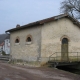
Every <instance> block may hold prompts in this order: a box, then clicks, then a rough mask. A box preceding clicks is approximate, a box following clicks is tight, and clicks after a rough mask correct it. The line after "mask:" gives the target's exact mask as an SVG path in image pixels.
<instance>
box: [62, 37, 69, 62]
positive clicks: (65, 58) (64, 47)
mask: <svg viewBox="0 0 80 80" xmlns="http://www.w3.org/2000/svg"><path fill="white" fill-rule="evenodd" d="M61 60H62V61H64V62H65V61H68V39H67V38H63V39H62V45H61Z"/></svg>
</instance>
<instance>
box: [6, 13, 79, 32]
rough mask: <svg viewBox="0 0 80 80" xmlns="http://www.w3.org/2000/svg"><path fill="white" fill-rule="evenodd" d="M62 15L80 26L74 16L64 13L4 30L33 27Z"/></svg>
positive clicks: (59, 17)
mask: <svg viewBox="0 0 80 80" xmlns="http://www.w3.org/2000/svg"><path fill="white" fill-rule="evenodd" d="M63 17H67V18H69V19H70V20H72V22H73V23H74V24H76V25H77V26H78V27H80V23H79V22H78V21H77V20H76V19H75V18H73V17H71V16H70V15H69V14H67V13H65V14H61V15H58V16H54V17H50V18H47V19H43V20H39V21H36V22H33V23H29V24H27V25H23V26H20V27H18V28H13V29H10V30H7V31H6V32H13V31H17V30H20V29H25V28H29V27H34V26H37V25H43V24H44V23H47V22H50V21H55V20H58V19H61V18H63Z"/></svg>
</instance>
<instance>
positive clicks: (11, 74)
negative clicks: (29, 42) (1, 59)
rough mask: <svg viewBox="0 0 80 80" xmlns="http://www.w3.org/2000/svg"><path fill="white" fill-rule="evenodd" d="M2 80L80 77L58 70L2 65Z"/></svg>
mask: <svg viewBox="0 0 80 80" xmlns="http://www.w3.org/2000/svg"><path fill="white" fill-rule="evenodd" d="M0 80H80V76H79V75H76V74H72V73H68V72H65V71H61V70H58V69H50V68H42V67H41V68H33V67H27V66H20V65H10V64H6V63H0Z"/></svg>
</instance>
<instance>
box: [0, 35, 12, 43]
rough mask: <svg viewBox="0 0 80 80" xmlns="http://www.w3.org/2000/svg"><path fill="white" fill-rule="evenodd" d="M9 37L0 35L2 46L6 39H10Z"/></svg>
mask: <svg viewBox="0 0 80 80" xmlns="http://www.w3.org/2000/svg"><path fill="white" fill-rule="evenodd" d="M9 36H10V35H9V34H0V44H2V43H3V42H4V40H5V39H10V37H9Z"/></svg>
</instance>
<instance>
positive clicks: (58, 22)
mask: <svg viewBox="0 0 80 80" xmlns="http://www.w3.org/2000/svg"><path fill="white" fill-rule="evenodd" d="M6 32H10V40H11V41H10V43H11V55H12V59H24V60H26V61H48V60H49V57H50V56H51V55H52V54H54V53H55V52H58V53H59V54H58V55H57V56H59V58H58V59H60V60H68V59H70V56H73V57H74V56H76V55H77V54H76V52H80V24H79V22H78V21H77V20H76V19H74V18H72V17H71V16H70V15H68V14H61V15H58V16H55V17H51V18H47V19H44V20H40V21H37V22H33V23H30V24H27V25H24V26H19V25H18V26H17V27H16V28H14V29H10V30H8V31H6ZM55 56H56V54H54V55H53V57H55Z"/></svg>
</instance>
